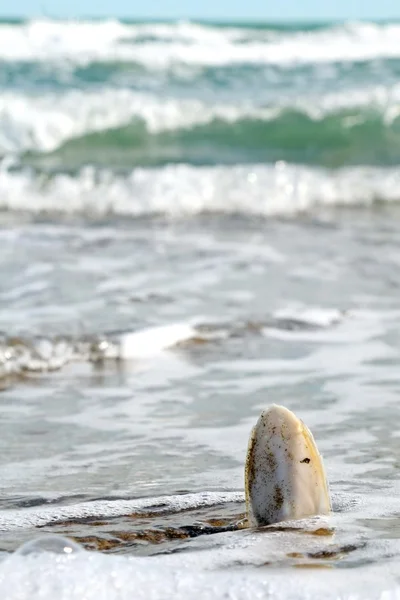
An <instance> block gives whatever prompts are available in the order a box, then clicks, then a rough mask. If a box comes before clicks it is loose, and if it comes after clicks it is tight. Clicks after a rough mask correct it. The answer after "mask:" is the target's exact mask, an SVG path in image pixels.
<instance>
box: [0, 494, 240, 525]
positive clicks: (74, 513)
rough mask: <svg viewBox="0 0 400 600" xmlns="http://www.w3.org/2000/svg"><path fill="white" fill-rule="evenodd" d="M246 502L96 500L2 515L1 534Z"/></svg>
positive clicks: (230, 498)
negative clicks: (75, 521) (62, 523)
mask: <svg viewBox="0 0 400 600" xmlns="http://www.w3.org/2000/svg"><path fill="white" fill-rule="evenodd" d="M243 500H244V495H243V493H242V492H201V493H197V494H183V495H180V496H159V497H157V498H139V499H135V500H95V501H93V502H82V503H80V504H75V505H72V506H51V507H44V508H40V509H37V508H26V509H23V510H7V511H3V512H1V513H0V531H9V530H12V529H18V528H21V527H22V528H27V527H40V526H43V525H46V524H47V523H57V522H60V521H65V520H69V519H80V518H86V517H104V518H108V517H116V516H120V515H127V514H130V513H133V512H137V513H140V512H142V511H146V510H149V509H152V510H154V511H156V512H157V513H159V514H162V513H165V512H168V513H172V512H180V511H182V510H187V509H190V508H193V509H195V508H201V507H205V506H217V505H219V504H224V503H226V502H242V501H243Z"/></svg>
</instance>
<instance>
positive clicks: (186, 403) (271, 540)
mask: <svg viewBox="0 0 400 600" xmlns="http://www.w3.org/2000/svg"><path fill="white" fill-rule="evenodd" d="M396 229H397V212H396V211H393V210H391V211H388V210H386V211H385V210H383V209H381V210H376V211H374V212H371V211H366V210H359V211H351V212H343V211H341V212H336V213H331V214H330V215H326V214H325V215H324V216H323V217H321V216H320V217H319V218H318V217H317V216H314V218H303V219H300V220H297V221H294V220H292V221H278V220H274V221H268V222H261V223H260V222H255V221H252V220H248V219H244V218H239V217H237V218H214V217H207V218H205V217H204V218H201V219H193V220H191V221H187V220H186V221H184V222H182V221H180V222H173V223H171V222H163V221H161V220H159V221H154V220H150V221H143V222H131V223H126V222H125V223H116V222H112V221H110V222H108V223H103V224H97V225H96V224H93V223H92V224H91V225H90V226H89V227H88V226H85V225H84V224H83V223H74V224H69V225H68V224H65V223H64V224H59V223H58V224H57V223H54V222H46V223H44V222H42V223H33V224H22V225H20V224H13V225H9V226H7V227H6V226H4V228H3V231H2V233H3V234H4V238H3V239H5V240H6V243H5V246H6V248H7V252H5V253H4V254H3V255H2V259H1V278H2V281H3V282H4V281H7V288H6V289H5V288H3V291H2V294H1V297H0V302H1V327H2V329H3V331H4V332H5V337H4V339H3V351H4V352H5V354H4V356H5V365H7V363H10V362H11V363H12V364H13V365H14V371H13V372H12V373H11V375H10V374H9V375H8V376H5V377H4V379H3V388H4V389H3V390H2V392H1V395H0V401H1V407H2V415H3V419H2V426H1V438H0V439H1V442H0V444H1V452H0V477H1V481H2V495H1V508H2V511H1V513H0V529H1V531H2V534H1V550H2V551H3V552H6V553H9V552H12V551H13V550H15V549H16V548H17V547H19V546H20V545H21V544H22V543H23V542H25V541H27V540H29V539H32V538H34V537H35V536H37V535H38V534H39V533H43V532H53V533H59V534H62V535H67V536H71V537H73V538H74V539H75V540H76V541H78V542H80V543H81V544H82V545H83V546H84V547H86V548H87V549H89V550H100V551H102V552H105V553H113V554H115V553H117V554H124V555H128V556H144V555H148V556H150V555H151V556H152V555H164V554H166V555H170V554H171V553H172V554H175V553H176V552H179V554H180V555H181V553H185V552H189V551H191V553H192V552H195V553H196V554H197V553H198V552H200V551H201V555H199V556H200V558H199V561H200V562H199V565H203V567H204V569H205V570H206V571H207V570H208V569H209V567H210V566H211V565H213V568H214V567H215V565H217V566H218V564H219V563H220V567H221V568H235V569H245V570H246V573H247V569H249V568H250V567H251V566H258V565H260V564H268V565H270V566H271V568H272V567H273V566H279V567H280V568H282V567H293V566H304V565H305V566H307V567H308V566H311V567H313V566H314V567H319V568H320V567H321V566H326V567H330V568H332V567H336V568H345V567H347V568H355V569H357V568H361V567H362V566H365V565H374V566H375V567H379V566H382V568H383V565H385V567H384V568H385V569H387V568H388V563H389V564H396V562H397V561H398V558H399V555H400V544H399V542H398V538H399V537H400V528H399V527H398V526H397V520H398V514H399V511H400V502H399V500H398V498H399V489H398V450H399V443H398V441H399V436H398V432H397V426H396V423H397V419H398V416H399V408H398V402H397V396H398V389H399V383H398V367H399V357H398V340H399V333H400V332H399V326H398V323H399V309H398V284H397V278H398V273H397V270H398V269H397V265H398V261H399V260H400V247H399V244H398V242H397V236H396V233H397V231H396ZM27 256H29V262H28V261H27V259H26V257H27ZM179 323H188V324H190V326H189V327H187V328H186V329H187V331H186V329H185V328H183V331H182V328H181V329H177V331H176V334H175V333H174V329H170V333H169V338H171V341H172V343H173V342H174V341H179V340H180V338H179V336H181V340H180V341H181V343H178V345H172V346H171V347H168V345H169V343H170V342H169V341H168V339H169V338H168V336H167V339H166V340H164V341H163V342H162V343H165V344H166V345H167V347H166V348H163V347H162V343H158V342H157V340H159V339H161V338H163V331H165V329H164V328H161V329H156V330H154V329H152V326H155V325H161V326H165V325H171V324H179ZM146 328H147V329H146ZM140 329H145V331H147V333H145V335H147V336H148V338H149V343H148V344H146V343H144V342H143V340H144V339H145V338H141V344H139V345H137V346H136V345H135V343H133V346H132V347H131V348H130V352H131V358H130V359H129V360H121V359H119V358H117V359H116V360H115V359H104V360H103V358H102V352H103V354H104V350H102V348H103V349H104V348H105V349H106V351H107V348H109V346H106V345H105V346H104V345H103V346H101V343H103V344H104V343H105V342H107V340H109V341H110V344H111V345H114V346H113V347H114V348H116V349H117V350H118V348H120V347H122V346H121V345H122V340H123V339H124V336H125V337H126V335H127V333H128V332H130V331H135V330H140ZM39 336H40V337H39ZM174 336H175V337H176V336H178V339H177V340H176V339H175V338H174ZM182 336H183V337H182ZM185 336H186V337H185ZM132 339H133V341H134V340H135V338H132ZM18 345H19V346H18ZM17 346H18V347H19V348H25V350H26V353H25V354H24V355H23V356H24V362H23V363H18V362H16V361H15V360H14V359H15V357H14V358H13V355H12V352H11V353H9V354H7V351H10V349H11V351H12V350H13V349H14V350H15V347H17ZM71 347H73V348H74V352H75V354H74V353H73V352H72V351H71ZM93 348H95V350H93ZM149 348H153V353H152V352H151V351H150V349H149ZM55 349H56V350H57V349H58V350H57V353H58V354H57V356H58V358H59V359H60V358H61V362H60V365H63V363H64V362H65V363H66V364H64V365H63V366H62V368H60V369H59V370H54V371H46V364H48V363H49V361H50V358H49V357H51V356H52V352H56V350H55ZM46 352H47V354H46ZM63 353H64V354H63ZM19 356H20V355H19ZM38 356H39V358H38ZM7 357H8V360H7ZM39 359H40V360H39ZM38 360H39V366H38ZM13 361H14V362H13ZM46 361H47V362H46ZM16 365H17V366H16ZM18 365H19V366H18ZM21 365H22V366H21ZM56 366H57V365H56ZM53 368H54V369H55V368H56V367H53ZM272 402H277V403H282V404H284V405H286V406H288V407H289V408H290V409H292V410H294V411H295V412H296V414H298V415H299V416H300V417H301V418H303V419H304V420H305V422H306V423H307V424H308V425H309V426H310V428H311V429H312V431H313V432H314V434H315V437H316V440H317V443H318V446H319V448H320V450H321V452H322V454H323V456H324V458H325V464H326V467H327V472H328V478H329V480H330V484H331V490H332V492H333V494H334V508H335V515H334V517H333V522H332V523H329V524H328V526H329V527H334V528H335V532H334V534H333V535H324V536H319V535H316V536H315V535H310V533H305V534H304V533H303V534H301V533H299V532H296V531H290V530H289V531H287V530H286V529H285V528H284V529H283V531H280V530H279V528H278V531H274V532H270V533H268V532H260V533H257V532H254V531H252V530H241V529H239V530H238V529H237V526H236V525H237V522H238V521H239V520H240V519H241V517H242V516H243V513H244V504H243V496H242V488H243V464H244V456H245V451H246V445H247V438H248V435H249V431H250V428H251V426H252V425H253V423H254V422H255V420H256V418H257V416H258V414H259V412H260V411H261V410H262V409H263V408H264V407H265V406H266V405H268V404H270V403H272ZM207 491H208V492H210V493H214V496H213V495H211V496H207V494H205V495H204V492H207ZM233 492H235V493H234V494H233V495H232V493H233ZM224 493H227V495H225V496H224ZM193 494H194V495H193ZM221 494H222V495H221ZM160 496H161V497H163V498H161V501H159V500H158V497H160ZM165 497H166V498H165ZM141 498H142V499H143V500H142V501H141V500H140V499H141ZM141 502H145V504H144V505H143V504H141ZM160 502H161V507H160V506H159V504H160ZM182 502H183V505H182ZM316 528H317V529H320V527H319V526H313V527H311V531H312V530H313V529H316ZM229 529H233V531H230V532H229ZM309 529H310V528H309V526H306V527H305V531H306V532H307V531H309ZM227 530H228V531H227ZM328 533H329V532H328ZM221 549H225V550H226V553H225V552H222V550H221ZM214 551H215V552H217V553H218V557H219V558H218V560H217V559H216V558H215V559H214V558H213V552H214ZM204 553H206V554H204ZM5 556H6V555H5ZM208 556H209V558H207V557H208ZM159 558H161V557H159ZM159 558H157V560H159ZM8 560H10V559H8ZM15 560H16V559H15ZM20 560H22V559H20ZM148 560H151V559H148ZM214 560H215V561H216V562H215V565H214V563H213V561H214ZM6 564H7V561H6V562H4V563H3V567H5V565H6ZM8 564H10V563H8ZM177 565H178V567H179V561H178V563H177ZM207 565H209V566H207ZM192 567H193V565H192ZM18 568H20V567H18ZM111 568H113V567H111V566H110V569H111ZM149 568H151V565H150V567H149ZM157 568H158V567H157ZM188 568H189V567H188ZM378 575H379V571H378ZM378 575H377V577H378ZM27 577H28V581H29V575H27ZM315 577H319V575H318V574H316V575H315ZM386 577H387V575H385V578H386ZM385 578H384V577H383V574H382V586H383V587H382V589H383V588H384V587H385V585H386V584H385V581H386V579H385ZM78 579H79V578H78ZM110 593H111V592H110ZM10 597H13V596H10Z"/></svg>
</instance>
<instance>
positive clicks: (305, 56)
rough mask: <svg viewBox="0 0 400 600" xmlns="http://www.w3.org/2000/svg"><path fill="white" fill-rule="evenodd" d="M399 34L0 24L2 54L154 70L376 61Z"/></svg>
mask: <svg viewBox="0 0 400 600" xmlns="http://www.w3.org/2000/svg"><path fill="white" fill-rule="evenodd" d="M399 32H400V25H399V24H380V25H378V24H374V23H352V24H351V23H350V24H345V25H338V26H335V27H328V28H324V29H319V30H314V31H293V32H288V31H286V32H277V31H271V30H252V29H246V28H239V29H238V28H236V29H235V28H232V27H231V28H214V27H208V26H206V25H195V24H191V23H172V24H161V25H156V24H153V25H151V24H123V23H120V22H118V21H112V20H109V21H100V22H90V21H86V22H85V21H79V22H78V21H73V20H71V21H64V22H62V21H51V20H34V21H30V22H26V23H23V24H19V25H10V24H4V23H3V24H1V25H0V58H1V59H2V60H9V61H15V60H36V61H43V62H57V61H58V62H60V61H63V62H67V65H70V64H71V63H73V64H87V63H89V62H91V61H95V60H101V61H118V60H120V61H134V62H136V63H140V64H143V65H145V66H146V67H147V68H155V69H165V68H170V67H171V66H174V65H179V64H181V65H182V64H183V65H194V66H207V65H209V66H221V65H229V64H243V63H252V64H278V65H291V64H294V63H323V62H335V61H355V60H372V59H377V58H393V57H399V56H400V46H399V44H398V39H399ZM146 38H147V39H146ZM149 38H150V39H151V43H149V42H148V40H149Z"/></svg>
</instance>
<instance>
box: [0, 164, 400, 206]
mask: <svg viewBox="0 0 400 600" xmlns="http://www.w3.org/2000/svg"><path fill="white" fill-rule="evenodd" d="M399 190H400V172H399V170H398V169H397V168H373V167H349V168H343V169H338V170H335V171H328V170H324V169H318V168H310V167H306V166H302V165H299V166H296V165H288V164H286V163H276V164H275V165H266V166H262V165H257V166H256V165H249V166H235V167H222V166H218V167H210V168H208V167H204V168H195V167H191V166H186V165H177V166H166V167H163V168H159V169H135V170H134V171H133V172H132V173H131V174H130V175H127V176H123V175H117V174H114V173H112V172H111V171H108V170H102V171H96V170H95V169H93V168H91V167H87V168H84V169H82V170H81V172H80V173H79V174H78V175H76V176H74V177H71V176H69V175H66V174H59V175H56V176H54V177H53V178H50V179H48V180H44V181H43V179H41V178H40V177H36V176H35V175H34V174H32V173H31V172H30V171H29V170H28V169H26V170H25V171H20V172H11V171H10V170H9V169H8V168H6V167H4V168H3V169H2V170H1V169H0V210H14V211H27V212H30V213H40V212H43V211H49V212H58V213H64V214H89V215H90V214H93V215H99V216H101V215H105V214H115V215H125V216H132V217H133V216H140V215H151V214H156V213H158V214H164V215H166V216H168V217H171V218H177V217H184V216H188V215H197V214H200V213H203V212H211V213H227V214H235V213H240V214H243V215H260V216H265V217H270V216H277V215H293V214H297V213H301V212H304V211H312V210H313V209H318V208H324V207H334V206H356V205H362V206H369V205H371V204H372V203H373V202H375V201H376V200H379V201H382V202H387V203H390V202H396V201H398V200H399V199H400V191H399Z"/></svg>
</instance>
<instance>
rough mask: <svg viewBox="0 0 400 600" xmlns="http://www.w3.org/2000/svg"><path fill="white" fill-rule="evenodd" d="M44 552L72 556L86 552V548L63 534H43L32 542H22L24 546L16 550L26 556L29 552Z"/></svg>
mask: <svg viewBox="0 0 400 600" xmlns="http://www.w3.org/2000/svg"><path fill="white" fill-rule="evenodd" d="M43 552H50V553H51V554H62V555H64V556H70V555H71V554H76V553H77V552H84V550H83V548H81V546H79V545H78V544H76V543H75V542H73V541H72V540H70V539H68V538H65V537H63V536H62V535H53V534H48V535H41V536H40V537H37V538H35V539H34V540H31V541H30V542H26V543H25V544H22V546H20V547H19V548H18V550H16V552H15V554H19V555H21V556H26V555H28V554H41V553H43Z"/></svg>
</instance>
